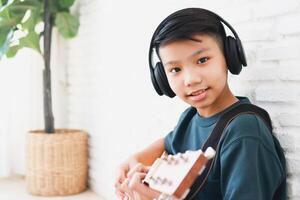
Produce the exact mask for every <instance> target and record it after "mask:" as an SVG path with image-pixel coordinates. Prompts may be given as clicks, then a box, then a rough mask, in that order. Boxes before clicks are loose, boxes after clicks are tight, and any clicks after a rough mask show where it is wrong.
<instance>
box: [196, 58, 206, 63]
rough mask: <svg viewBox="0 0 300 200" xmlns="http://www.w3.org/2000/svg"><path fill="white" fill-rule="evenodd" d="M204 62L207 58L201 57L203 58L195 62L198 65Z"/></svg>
mask: <svg viewBox="0 0 300 200" xmlns="http://www.w3.org/2000/svg"><path fill="white" fill-rule="evenodd" d="M206 61H208V57H203V58H200V59H199V60H198V61H197V63H198V64H203V63H205V62H206Z"/></svg>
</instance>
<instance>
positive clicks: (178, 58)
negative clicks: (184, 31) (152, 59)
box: [159, 34, 229, 116]
mask: <svg viewBox="0 0 300 200" xmlns="http://www.w3.org/2000/svg"><path fill="white" fill-rule="evenodd" d="M193 38H194V39H196V40H197V41H194V40H188V39H186V40H179V41H175V42H171V43H169V44H166V45H164V46H162V47H160V49H159V54H160V57H161V60H162V62H163V66H164V69H165V72H166V75H167V78H168V81H169V84H170V86H171V88H172V90H173V91H174V92H175V94H176V95H177V96H178V97H179V98H181V99H182V100H183V101H185V102H186V103H188V104H190V105H191V106H193V107H195V108H197V110H198V112H199V113H200V114H201V115H202V114H203V115H206V116H209V115H210V114H214V113H212V112H214V111H216V110H218V108H220V107H222V105H221V104H222V103H221V102H222V100H221V99H222V98H223V97H225V98H226V95H228V94H226V93H228V91H229V88H228V85H227V66H226V61H225V58H224V55H223V53H222V51H221V49H220V47H219V46H218V44H217V42H216V40H215V39H214V38H213V37H212V36H209V35H203V34H201V35H199V34H198V35H195V36H194V37H193Z"/></svg>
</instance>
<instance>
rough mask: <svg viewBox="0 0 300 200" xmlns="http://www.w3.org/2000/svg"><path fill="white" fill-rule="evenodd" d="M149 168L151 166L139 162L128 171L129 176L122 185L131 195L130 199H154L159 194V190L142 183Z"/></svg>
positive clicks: (122, 188)
mask: <svg viewBox="0 0 300 200" xmlns="http://www.w3.org/2000/svg"><path fill="white" fill-rule="evenodd" d="M149 169H150V167H149V166H144V165H142V164H140V163H138V164H137V165H135V166H134V167H133V168H132V169H131V170H130V171H129V172H128V174H127V178H126V179H125V181H124V182H123V183H124V184H122V185H121V190H123V191H125V193H126V194H127V195H128V196H130V199H134V200H147V199H149V200H150V199H151V200H152V199H154V198H157V197H158V196H159V194H160V193H159V192H158V191H156V190H153V189H151V188H149V187H148V186H146V185H145V184H143V183H142V181H143V180H144V178H145V176H146V174H147V172H148V171H149Z"/></svg>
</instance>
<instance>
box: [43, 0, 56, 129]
mask: <svg viewBox="0 0 300 200" xmlns="http://www.w3.org/2000/svg"><path fill="white" fill-rule="evenodd" d="M51 32H52V21H51V13H50V8H49V0H45V1H44V64H45V68H44V71H43V78H44V79H43V80H44V120H45V132H46V133H54V117H53V112H52V96H51V70H50V57H51Z"/></svg>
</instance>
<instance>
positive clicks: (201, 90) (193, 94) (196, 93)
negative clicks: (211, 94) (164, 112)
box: [188, 88, 208, 96]
mask: <svg viewBox="0 0 300 200" xmlns="http://www.w3.org/2000/svg"><path fill="white" fill-rule="evenodd" d="M206 90H208V88H205V89H200V90H197V91H194V92H192V93H189V94H188V96H198V95H199V94H202V93H203V92H205V91H206Z"/></svg>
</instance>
